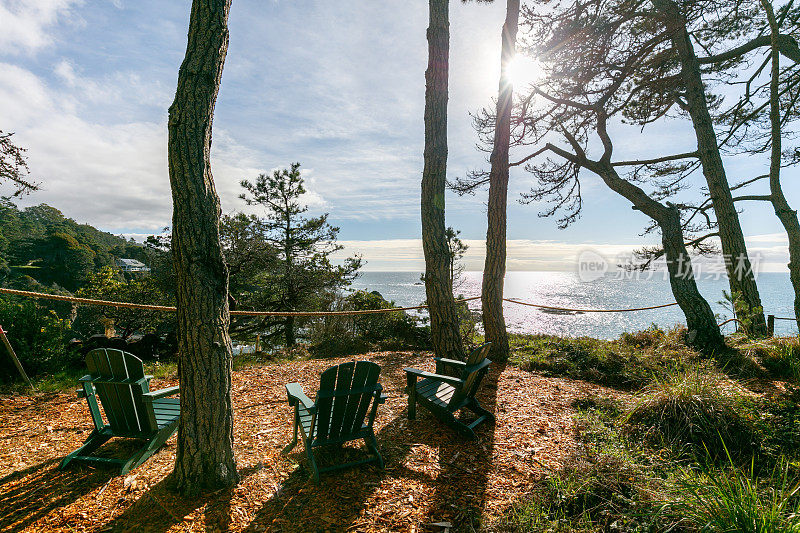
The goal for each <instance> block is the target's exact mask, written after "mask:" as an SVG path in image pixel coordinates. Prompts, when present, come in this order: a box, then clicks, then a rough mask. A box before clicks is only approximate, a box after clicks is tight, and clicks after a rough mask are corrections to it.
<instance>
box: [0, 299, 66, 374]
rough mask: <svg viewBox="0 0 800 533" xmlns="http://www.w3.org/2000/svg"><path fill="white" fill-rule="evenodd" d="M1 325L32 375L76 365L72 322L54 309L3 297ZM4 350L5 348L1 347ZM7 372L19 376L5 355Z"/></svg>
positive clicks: (0, 300)
mask: <svg viewBox="0 0 800 533" xmlns="http://www.w3.org/2000/svg"><path fill="white" fill-rule="evenodd" d="M0 325H2V326H3V329H4V330H5V331H6V333H7V335H8V338H9V340H10V342H11V345H12V347H13V348H14V351H15V352H16V354H17V357H18V358H19V360H20V362H21V363H22V366H23V368H24V369H25V371H26V373H27V374H28V375H29V376H35V375H37V374H42V373H46V372H56V371H59V370H63V369H66V368H70V367H72V366H74V365H75V364H76V361H77V360H78V357H77V355H76V354H75V353H74V352H72V351H71V350H70V349H69V341H70V339H71V338H72V330H71V328H70V322H69V321H68V320H64V319H62V318H59V317H58V315H57V314H56V312H55V311H54V310H53V309H50V308H47V307H45V306H42V305H39V304H37V303H36V302H34V301H32V300H28V299H18V298H13V297H7V296H0ZM0 350H3V352H5V347H3V346H0ZM0 360H2V361H3V362H4V363H3V365H2V366H3V367H4V368H5V372H3V373H4V374H6V375H7V376H10V377H12V378H13V379H16V378H17V371H16V369H14V367H13V366H11V363H8V364H6V361H7V357H6V354H5V353H3V355H2V357H0Z"/></svg>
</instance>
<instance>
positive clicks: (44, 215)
mask: <svg viewBox="0 0 800 533" xmlns="http://www.w3.org/2000/svg"><path fill="white" fill-rule="evenodd" d="M0 235H2V239H0V282H3V283H5V284H9V285H13V286H19V285H20V284H24V285H28V286H30V285H31V283H30V280H31V279H32V280H34V281H35V283H34V287H33V288H37V289H42V288H47V287H63V288H65V289H67V290H70V291H74V290H76V289H77V288H78V287H80V286H81V285H82V284H83V282H84V281H85V279H86V277H87V276H88V275H89V274H90V273H91V272H93V271H95V270H96V269H100V268H102V267H104V266H113V265H114V258H115V257H127V258H133V259H139V260H143V261H146V260H147V258H146V256H145V249H144V247H142V246H141V245H139V244H136V243H133V242H130V241H126V240H125V239H123V238H121V237H117V236H114V235H111V234H109V233H106V232H102V231H100V230H97V229H95V228H93V227H92V226H89V225H87V224H78V223H77V222H75V221H74V220H72V219H69V218H66V217H64V215H63V214H62V213H61V212H60V211H59V210H58V209H55V208H53V207H50V206H48V205H46V204H41V205H37V206H32V207H28V208H25V209H24V210H21V211H20V210H19V209H18V208H17V206H16V205H14V203H12V202H11V201H10V200H9V199H8V198H0ZM26 276H27V278H29V279H26Z"/></svg>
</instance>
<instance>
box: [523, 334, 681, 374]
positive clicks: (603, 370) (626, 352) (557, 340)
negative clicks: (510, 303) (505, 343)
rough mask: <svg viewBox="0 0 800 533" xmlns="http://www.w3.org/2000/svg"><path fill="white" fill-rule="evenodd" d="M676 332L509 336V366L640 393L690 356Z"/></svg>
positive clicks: (678, 366)
mask: <svg viewBox="0 0 800 533" xmlns="http://www.w3.org/2000/svg"><path fill="white" fill-rule="evenodd" d="M680 337H681V334H680V331H679V330H672V331H670V332H664V331H662V330H660V329H657V328H650V329H649V330H645V331H644V332H640V333H634V334H623V335H622V337H620V339H619V340H615V341H606V340H600V339H592V338H589V337H580V338H571V337H555V336H550V335H512V336H511V337H510V340H511V346H512V352H513V355H512V356H511V363H512V364H514V365H516V366H519V367H520V368H523V369H525V370H532V371H539V372H543V373H545V374H547V375H559V376H567V377H570V378H573V379H583V380H586V381H591V382H594V383H599V384H602V385H610V386H615V387H620V388H625V389H640V388H642V387H644V386H645V385H647V384H648V383H650V382H651V381H653V380H654V379H658V378H662V377H664V376H667V375H668V374H669V373H670V372H672V371H673V369H675V368H684V367H685V365H686V363H687V362H688V361H689V360H691V359H692V358H693V357H695V356H696V354H695V353H694V352H693V351H691V350H690V349H689V348H687V347H686V346H685V345H684V344H682V343H681V342H680V341H678V340H677V339H679V338H680Z"/></svg>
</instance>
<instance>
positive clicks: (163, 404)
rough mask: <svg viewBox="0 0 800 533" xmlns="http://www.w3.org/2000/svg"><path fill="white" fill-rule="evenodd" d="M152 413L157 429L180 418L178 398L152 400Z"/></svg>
mask: <svg viewBox="0 0 800 533" xmlns="http://www.w3.org/2000/svg"><path fill="white" fill-rule="evenodd" d="M153 413H154V414H155V415H156V422H157V423H158V429H162V428H164V427H166V426H168V425H170V424H171V423H173V422H174V421H175V420H176V419H178V418H180V416H181V401H180V400H179V399H178V398H159V399H157V400H153Z"/></svg>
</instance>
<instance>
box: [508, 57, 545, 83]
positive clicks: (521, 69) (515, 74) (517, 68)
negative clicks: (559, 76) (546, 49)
mask: <svg viewBox="0 0 800 533" xmlns="http://www.w3.org/2000/svg"><path fill="white" fill-rule="evenodd" d="M541 77H542V65H541V64H540V63H539V62H538V61H537V60H535V59H533V58H532V57H529V56H527V55H524V54H517V55H515V56H514V59H512V60H511V62H510V63H509V64H508V79H509V81H511V83H512V84H513V85H514V87H515V88H517V89H524V88H525V87H527V86H528V85H530V84H532V83H535V82H537V81H539V79H540V78H541Z"/></svg>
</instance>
